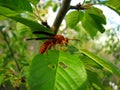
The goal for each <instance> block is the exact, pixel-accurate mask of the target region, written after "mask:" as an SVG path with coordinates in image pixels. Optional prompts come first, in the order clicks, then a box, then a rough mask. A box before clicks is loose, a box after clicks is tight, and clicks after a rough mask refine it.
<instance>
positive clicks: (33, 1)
mask: <svg viewBox="0 0 120 90" xmlns="http://www.w3.org/2000/svg"><path fill="white" fill-rule="evenodd" d="M28 1H29V2H31V3H32V4H34V5H35V6H36V5H37V4H38V3H39V1H40V0H28Z"/></svg>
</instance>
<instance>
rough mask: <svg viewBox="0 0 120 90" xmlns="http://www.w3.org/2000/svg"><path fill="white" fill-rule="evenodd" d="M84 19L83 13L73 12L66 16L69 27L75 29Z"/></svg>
mask: <svg viewBox="0 0 120 90" xmlns="http://www.w3.org/2000/svg"><path fill="white" fill-rule="evenodd" d="M82 18H83V12H81V11H72V12H70V13H69V14H68V15H67V16H66V23H67V26H69V27H70V28H74V27H75V26H76V25H77V24H78V22H79V21H80V20H82Z"/></svg>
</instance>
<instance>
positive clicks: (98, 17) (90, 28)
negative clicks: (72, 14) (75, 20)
mask: <svg viewBox="0 0 120 90" xmlns="http://www.w3.org/2000/svg"><path fill="white" fill-rule="evenodd" d="M103 24H106V19H105V16H104V15H103V12H102V11H101V10H100V9H98V8H95V7H91V8H90V9H88V10H86V12H85V15H84V17H83V20H82V26H83V27H84V29H85V30H86V31H87V32H88V33H89V34H90V36H91V37H92V38H94V36H95V35H96V34H97V32H98V31H100V32H101V33H103V32H104V31H105V29H104V27H103Z"/></svg>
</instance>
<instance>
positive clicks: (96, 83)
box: [87, 70, 105, 90]
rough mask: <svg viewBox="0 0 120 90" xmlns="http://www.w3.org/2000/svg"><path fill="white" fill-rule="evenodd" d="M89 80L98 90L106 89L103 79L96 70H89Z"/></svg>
mask: <svg viewBox="0 0 120 90" xmlns="http://www.w3.org/2000/svg"><path fill="white" fill-rule="evenodd" d="M87 76H88V81H89V82H90V83H91V84H92V86H93V87H94V88H96V90H105V89H104V87H103V85H102V83H101V81H100V80H99V78H98V76H99V75H98V74H97V73H96V72H92V71H89V70H87Z"/></svg>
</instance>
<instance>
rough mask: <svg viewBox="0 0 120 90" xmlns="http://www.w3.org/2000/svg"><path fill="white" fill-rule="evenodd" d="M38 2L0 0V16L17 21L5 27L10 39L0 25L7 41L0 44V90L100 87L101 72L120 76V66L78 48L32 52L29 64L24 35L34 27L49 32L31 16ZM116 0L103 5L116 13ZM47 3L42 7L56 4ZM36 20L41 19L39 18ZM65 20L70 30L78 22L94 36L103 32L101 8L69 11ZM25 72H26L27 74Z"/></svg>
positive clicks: (31, 0) (53, 89)
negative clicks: (0, 53) (7, 27)
mask: <svg viewBox="0 0 120 90" xmlns="http://www.w3.org/2000/svg"><path fill="white" fill-rule="evenodd" d="M38 1H39V0H14V2H13V0H0V15H1V16H2V17H3V16H4V18H5V17H6V18H5V19H7V20H9V19H8V18H10V19H12V20H15V21H17V23H16V22H14V21H12V22H13V23H15V24H13V25H16V26H17V27H16V28H14V27H12V23H11V22H9V25H10V28H9V29H8V30H9V31H10V30H11V28H12V30H14V31H10V32H11V33H12V38H11V36H8V34H5V32H4V31H3V30H2V29H4V28H3V27H2V26H1V27H0V30H1V35H3V38H4V41H5V42H6V43H7V44H3V45H1V46H0V48H2V50H5V51H3V53H6V54H5V56H4V54H2V56H0V58H1V60H0V62H1V64H0V68H1V69H0V85H1V87H0V89H2V88H7V89H13V88H16V89H17V90H18V89H22V90H24V89H28V88H29V89H30V90H34V89H35V90H56V89H59V90H77V89H79V90H87V89H89V90H94V89H101V90H104V89H105V87H104V86H103V84H104V82H101V81H102V80H103V78H104V76H105V75H108V74H115V75H117V76H120V69H119V68H117V67H116V66H115V65H113V64H112V63H110V62H108V61H107V60H104V59H102V58H100V57H98V56H97V55H95V54H93V53H91V52H89V51H87V50H84V49H80V50H79V49H76V48H73V47H70V48H68V50H67V51H64V52H63V51H56V50H52V51H49V52H48V53H47V54H44V55H35V54H34V58H33V59H32V62H31V64H30V66H29V63H30V61H31V57H32V55H31V53H30V52H28V51H27V50H26V47H27V46H26V42H24V39H25V38H26V35H27V36H31V33H32V31H35V30H37V31H38V30H39V31H41V32H45V33H48V34H53V32H52V31H51V30H50V29H49V28H46V27H44V26H43V25H41V24H39V23H38V22H37V20H35V19H34V17H33V16H34V14H35V13H36V12H37V11H38V9H36V8H38V7H36V4H37V3H38ZM114 1H115V3H114ZM117 1H118V0H111V1H109V2H107V3H105V5H107V6H109V7H111V8H112V9H114V10H116V11H118V13H119V5H120V4H118V3H116V2H117ZM118 2H119V1H118ZM30 3H31V4H32V5H33V7H32V6H31V4H30ZM51 3H52V2H50V1H49V2H48V3H47V4H46V6H44V7H43V8H47V7H48V6H50V5H53V6H54V8H53V10H56V7H57V6H56V4H51ZM116 4H117V5H116ZM35 9H36V10H35ZM31 18H32V19H31ZM5 19H4V20H5ZM39 19H40V20H41V18H39ZM10 21H11V20H10ZM18 22H19V23H18ZM66 23H67V26H68V27H70V28H72V29H76V28H77V27H79V25H82V27H83V28H84V29H85V30H86V31H87V32H88V33H89V35H90V36H91V37H92V38H94V36H95V35H96V34H97V32H98V31H100V32H101V33H103V32H104V31H105V29H104V27H103V24H106V20H105V16H104V15H103V13H102V11H101V10H100V9H98V8H96V7H93V6H92V7H90V8H88V9H87V10H82V11H76V10H74V11H72V12H69V13H68V14H67V16H66ZM23 24H24V25H23ZM30 29H31V30H30ZM9 31H8V32H9ZM8 39H9V42H8ZM4 45H5V46H4ZM6 47H8V48H6ZM70 49H73V50H70ZM1 52H2V51H1ZM28 68H29V71H28ZM27 72H28V73H29V74H28V76H27ZM98 73H100V74H98ZM26 78H27V79H26ZM23 82H26V83H23ZM26 84H27V85H26ZM27 86H28V87H27ZM11 87H12V88H11ZM7 89H6V90H7Z"/></svg>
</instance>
